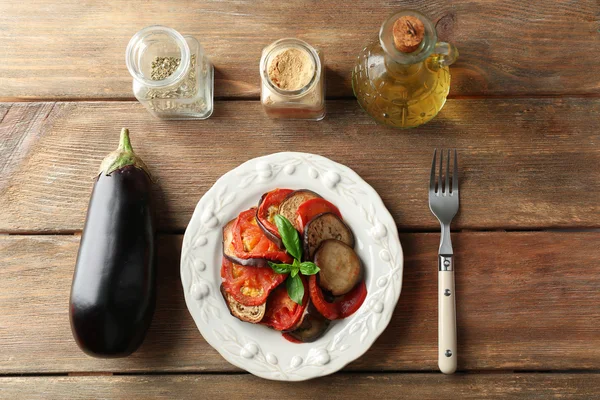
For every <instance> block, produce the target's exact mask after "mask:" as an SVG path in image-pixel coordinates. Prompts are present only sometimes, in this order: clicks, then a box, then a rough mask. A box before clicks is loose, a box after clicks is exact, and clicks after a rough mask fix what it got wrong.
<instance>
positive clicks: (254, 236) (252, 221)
mask: <svg viewBox="0 0 600 400" xmlns="http://www.w3.org/2000/svg"><path fill="white" fill-rule="evenodd" d="M232 242H233V250H234V253H235V256H236V257H239V258H241V259H249V258H265V259H267V260H271V261H279V262H282V263H288V264H291V263H292V261H293V259H292V257H291V256H290V255H289V254H287V253H286V252H285V251H284V250H281V249H280V248H279V247H277V245H276V244H275V243H273V242H272V241H271V240H269V238H267V236H266V235H265V233H264V232H263V230H262V229H261V228H260V226H258V223H257V222H256V208H251V209H249V210H246V211H243V212H241V213H240V215H238V217H237V219H236V221H235V223H234V225H233V240H232Z"/></svg>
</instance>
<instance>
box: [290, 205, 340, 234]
mask: <svg viewBox="0 0 600 400" xmlns="http://www.w3.org/2000/svg"><path fill="white" fill-rule="evenodd" d="M326 212H330V213H334V214H335V215H337V216H338V217H340V218H342V214H340V210H338V208H337V207H336V206H334V205H333V204H331V203H330V202H328V201H327V200H325V199H310V200H307V201H305V202H304V203H302V204H300V206H299V207H298V211H296V220H297V222H298V227H299V228H300V232H304V227H305V226H306V224H307V223H308V222H309V221H310V220H311V219H313V218H314V217H316V216H317V215H319V214H323V213H326Z"/></svg>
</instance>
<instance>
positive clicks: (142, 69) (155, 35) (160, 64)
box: [126, 25, 214, 119]
mask: <svg viewBox="0 0 600 400" xmlns="http://www.w3.org/2000/svg"><path fill="white" fill-rule="evenodd" d="M126 60H127V69H129V73H130V74H131V76H133V78H134V79H133V93H134V95H135V97H136V98H137V99H138V100H139V102H140V103H142V104H143V105H144V106H145V107H146V108H147V109H148V111H150V113H151V114H152V115H154V116H156V117H158V118H163V119H206V118H208V117H210V115H211V114H212V112H213V85H214V83H213V75H214V73H213V66H212V64H211V62H210V60H209V59H208V57H207V56H206V55H205V54H204V50H203V49H202V46H201V45H200V43H199V42H198V41H197V40H196V39H195V38H194V37H192V36H182V35H181V34H180V33H179V32H177V31H176V30H174V29H171V28H167V27H164V26H159V25H155V26H149V27H147V28H145V29H142V30H141V31H139V32H138V33H136V34H135V35H134V36H133V37H132V38H131V40H130V41H129V45H128V46H127V53H126Z"/></svg>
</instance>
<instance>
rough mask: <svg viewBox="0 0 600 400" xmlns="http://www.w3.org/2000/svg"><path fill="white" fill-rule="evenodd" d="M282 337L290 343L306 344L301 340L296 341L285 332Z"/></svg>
mask: <svg viewBox="0 0 600 400" xmlns="http://www.w3.org/2000/svg"><path fill="white" fill-rule="evenodd" d="M281 336H283V338H284V339H285V340H287V341H288V342H292V343H304V342H303V341H301V340H298V339H296V338H295V337H293V336H292V335H290V334H289V333H286V332H283V333H282V334H281Z"/></svg>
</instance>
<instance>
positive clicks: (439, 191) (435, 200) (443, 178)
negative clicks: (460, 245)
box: [429, 149, 459, 254]
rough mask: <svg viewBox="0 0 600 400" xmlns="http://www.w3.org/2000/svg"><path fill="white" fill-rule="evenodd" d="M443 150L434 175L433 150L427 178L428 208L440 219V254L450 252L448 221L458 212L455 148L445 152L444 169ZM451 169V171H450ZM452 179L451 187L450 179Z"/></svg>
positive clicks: (435, 163)
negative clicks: (451, 160) (452, 158)
mask: <svg viewBox="0 0 600 400" xmlns="http://www.w3.org/2000/svg"><path fill="white" fill-rule="evenodd" d="M452 152H454V160H453V163H452V164H453V169H452V170H451V169H450V158H451V155H452ZM444 153H445V152H444V150H440V164H439V174H438V175H437V176H436V165H437V149H436V150H435V151H434V152H433V161H432V163H431V176H430V178H429V208H430V209H431V212H432V213H433V215H435V216H436V217H437V219H438V220H439V221H440V225H441V228H442V236H441V240H440V254H452V245H451V243H450V223H451V222H452V218H454V216H455V215H456V213H457V212H458V204H459V200H458V198H459V196H458V157H457V156H458V155H457V152H456V150H453V151H452V150H448V151H447V153H446V168H445V170H444ZM451 171H452V172H451ZM451 180H452V187H451V186H450V181H451Z"/></svg>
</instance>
